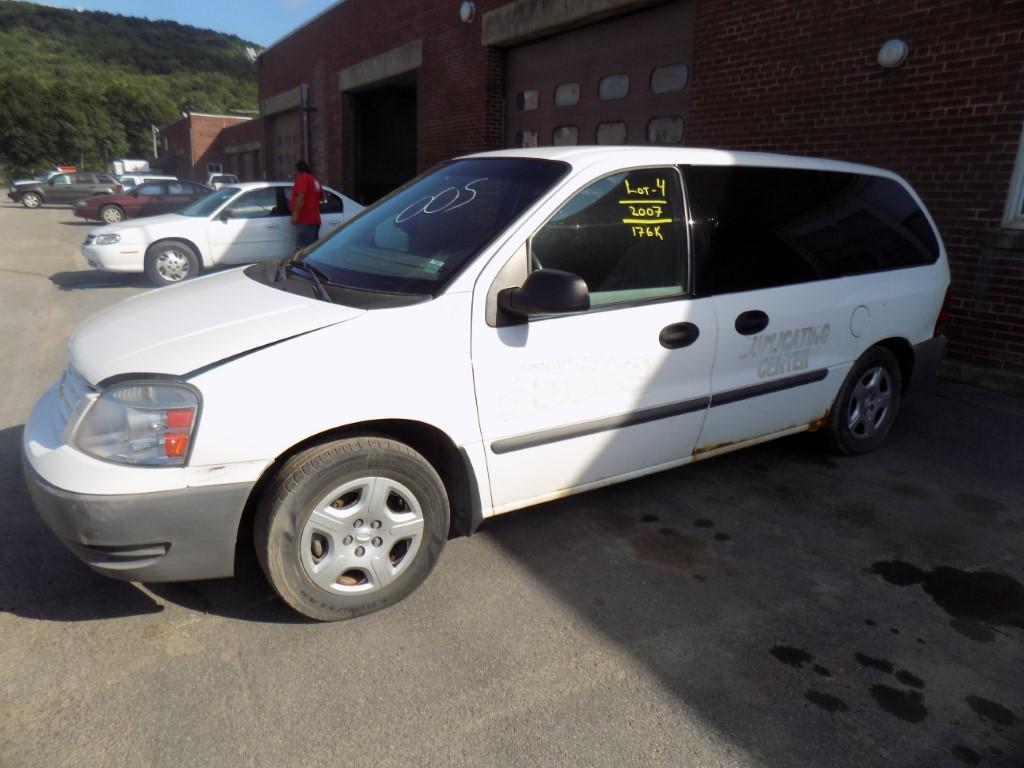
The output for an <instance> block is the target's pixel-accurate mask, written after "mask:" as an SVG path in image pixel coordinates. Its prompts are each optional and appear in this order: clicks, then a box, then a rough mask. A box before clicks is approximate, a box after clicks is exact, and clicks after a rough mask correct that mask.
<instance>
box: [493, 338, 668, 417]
mask: <svg viewBox="0 0 1024 768" xmlns="http://www.w3.org/2000/svg"><path fill="white" fill-rule="evenodd" d="M654 371H655V363H654V361H653V360H651V359H650V358H641V359H634V360H623V359H622V358H620V357H617V356H615V355H613V354H601V355H589V356H587V357H583V358H577V357H564V358H558V359H554V360H538V361H535V362H530V363H523V364H522V365H521V366H519V369H518V371H517V372H516V376H515V384H514V386H513V387H510V388H509V396H508V397H506V398H504V399H503V401H502V403H501V410H500V413H499V418H500V419H501V420H502V421H512V420H517V419H520V418H522V417H524V416H529V414H531V413H537V412H544V411H551V410H554V409H558V408H564V407H566V406H569V405H577V404H580V403H586V402H588V401H592V400H598V399H606V398H615V397H617V396H620V395H635V394H636V393H638V392H643V391H644V388H645V385H646V384H647V383H648V382H649V380H650V378H651V376H652V375H653V373H654Z"/></svg>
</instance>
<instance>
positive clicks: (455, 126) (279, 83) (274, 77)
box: [259, 0, 504, 192]
mask: <svg viewBox="0 0 1024 768" xmlns="http://www.w3.org/2000/svg"><path fill="white" fill-rule="evenodd" d="M499 5H502V2H500V0H478V2H477V3H476V6H477V14H478V18H477V20H476V21H474V22H473V23H472V24H462V23H461V22H460V21H459V19H458V3H452V4H436V3H424V2H419V1H418V0H388V2H373V0H349V1H348V2H345V3H342V4H341V5H338V6H336V7H334V8H332V9H331V10H329V11H328V12H327V13H325V14H324V15H323V16H321V17H320V18H319V19H316V20H315V21H313V22H312V23H311V24H309V25H307V26H305V27H303V28H301V29H299V30H297V31H296V32H295V33H293V34H292V35H290V36H289V37H287V38H285V39H284V40H282V41H280V42H279V43H277V44H276V45H274V47H272V48H270V49H268V50H267V51H265V52H264V53H263V54H262V55H261V57H260V63H259V82H260V86H259V87H260V99H261V100H262V99H266V98H268V97H271V96H274V95H276V94H278V93H282V92H284V91H287V90H288V89H290V88H294V87H295V86H297V85H299V84H301V83H308V84H309V86H310V91H309V101H310V106H311V107H312V108H313V109H315V110H316V111H314V112H311V113H310V136H311V143H312V150H313V152H312V155H313V157H312V159H313V160H314V166H315V167H316V168H317V170H318V171H319V172H320V175H321V176H322V177H323V178H324V180H325V181H326V182H327V183H329V184H331V185H333V186H337V187H338V188H339V189H342V190H343V191H346V192H351V191H352V189H351V184H352V178H351V167H350V166H351V165H352V159H351V157H349V158H348V160H347V161H346V157H345V154H346V152H351V148H347V147H346V146H345V142H344V141H343V137H344V136H346V135H351V126H350V121H348V120H347V116H346V115H345V108H344V107H345V105H344V99H343V96H342V94H341V93H339V91H338V80H337V72H338V71H339V70H341V69H344V68H345V67H349V66H351V65H353V64H356V63H358V62H360V61H363V60H365V59H368V58H371V57H373V56H376V55H378V54H380V53H383V52H384V51H388V50H391V49H393V48H398V47H399V46H401V45H404V44H406V43H409V42H412V41H414V40H418V39H421V38H422V40H423V63H422V65H421V66H420V68H419V69H418V70H417V73H416V75H417V136H418V141H417V147H416V160H417V166H418V168H419V170H420V171H424V170H426V169H428V168H430V167H431V166H433V165H436V164H437V163H439V162H441V161H443V160H447V159H448V158H450V157H452V156H453V155H458V154H464V153H467V152H477V151H481V150H485V149H494V148H497V147H500V146H502V111H501V110H502V103H503V83H504V68H503V62H504V54H503V53H502V52H501V51H499V50H497V49H493V48H484V47H483V46H482V45H481V44H480V20H479V16H480V15H482V14H483V13H484V12H486V11H488V10H490V9H491V8H494V7H497V6H499ZM346 126H348V130H346ZM346 166H349V167H346Z"/></svg>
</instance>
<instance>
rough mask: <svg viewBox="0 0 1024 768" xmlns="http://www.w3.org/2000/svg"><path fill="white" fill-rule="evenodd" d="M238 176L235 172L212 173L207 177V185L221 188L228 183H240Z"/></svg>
mask: <svg viewBox="0 0 1024 768" xmlns="http://www.w3.org/2000/svg"><path fill="white" fill-rule="evenodd" d="M238 183H239V181H238V177H237V176H235V174H233V173H211V174H210V175H209V176H208V177H207V179H206V186H208V187H212V188H213V189H220V188H221V187H223V186H226V185H228V184H238Z"/></svg>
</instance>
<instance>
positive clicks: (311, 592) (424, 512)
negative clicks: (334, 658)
mask: <svg viewBox="0 0 1024 768" xmlns="http://www.w3.org/2000/svg"><path fill="white" fill-rule="evenodd" d="M335 496H336V497H335ZM407 496H409V497H411V498H406V497H407ZM375 500H376V501H378V502H379V501H381V500H382V501H383V506H381V505H380V504H377V505H374V503H373V502H374V501H375ZM314 511H317V516H316V517H315V518H314ZM324 511H327V513H326V514H325V512H324ZM403 519H405V520H406V522H401V521H402V520H403ZM416 519H419V520H421V521H422V524H420V525H419V528H418V531H417V530H414V527H415V526H416V525H417V523H416V522H415V521H416ZM448 520H449V508H448V496H447V494H446V492H445V489H444V484H443V483H442V482H441V478H440V477H438V475H437V472H435V471H434V468H433V467H432V466H431V465H430V463H429V462H428V461H427V460H426V459H424V458H423V457H422V456H421V455H420V454H418V453H417V452H416V451H414V450H412V449H411V448H409V446H407V445H404V444H402V443H398V442H395V441H394V440H388V439H386V438H382V437H357V438H350V439H346V440H336V441H332V442H329V443H325V444H323V445H319V446H316V447H314V448H310V449H308V450H305V451H302V452H301V453H298V454H296V455H295V456H293V457H291V458H290V459H289V460H288V461H286V462H285V463H284V465H283V466H282V467H281V469H280V470H279V471H278V473H277V475H276V476H275V477H274V479H273V480H272V481H271V482H270V484H269V485H268V487H267V488H266V490H265V491H264V493H263V495H262V497H261V499H260V502H259V507H258V509H257V512H256V520H255V527H254V542H255V546H256V556H257V557H258V559H259V561H260V565H261V566H262V567H263V572H264V573H265V574H266V576H267V579H268V580H269V581H270V584H271V585H272V586H273V588H274V590H275V591H276V592H277V594H278V595H279V596H280V597H281V599H282V600H284V602H286V603H287V604H288V605H290V606H291V607H292V608H294V609H295V610H296V611H298V612H299V613H301V614H303V615H305V616H308V617H309V618H311V619H317V620H318V621H340V620H342V619H351V618H355V617H356V616H362V615H364V614H367V613H372V612H373V611H378V610H380V609H382V608H386V607H388V606H390V605H394V604H395V603H397V602H399V601H400V600H402V599H403V598H405V597H407V596H408V595H409V594H411V593H412V592H413V590H415V589H416V588H417V587H418V586H419V585H420V584H422V583H423V582H424V581H425V580H426V578H427V576H429V575H430V572H431V570H433V568H434V565H435V564H436V563H437V560H438V558H439V557H440V555H441V550H442V549H443V548H444V543H445V540H446V538H447V535H448ZM325 523H326V525H325ZM357 523H361V524H362V525H357ZM396 530H397V531H398V533H397V534H395V531H396ZM379 536H385V537H387V538H386V539H382V538H379ZM318 537H319V540H318ZM371 537H372V538H371ZM403 537H404V538H403ZM360 550H361V551H360ZM317 569H322V570H320V571H319V573H318V570H317ZM378 573H380V574H385V575H383V576H382V577H378V575H377V574H378ZM315 576H318V578H317V580H314V577H315Z"/></svg>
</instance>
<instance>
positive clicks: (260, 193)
mask: <svg viewBox="0 0 1024 768" xmlns="http://www.w3.org/2000/svg"><path fill="white" fill-rule="evenodd" d="M277 190H278V188H277V187H263V188H262V189H254V190H252V191H251V192H246V193H245V194H243V195H241V196H240V197H238V198H237V199H235V200H233V201H232V202H231V203H230V204H229V205H228V207H227V210H229V211H231V218H233V219H262V218H265V217H267V216H279V215H281V214H280V213H278V206H279V200H278V194H277Z"/></svg>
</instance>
